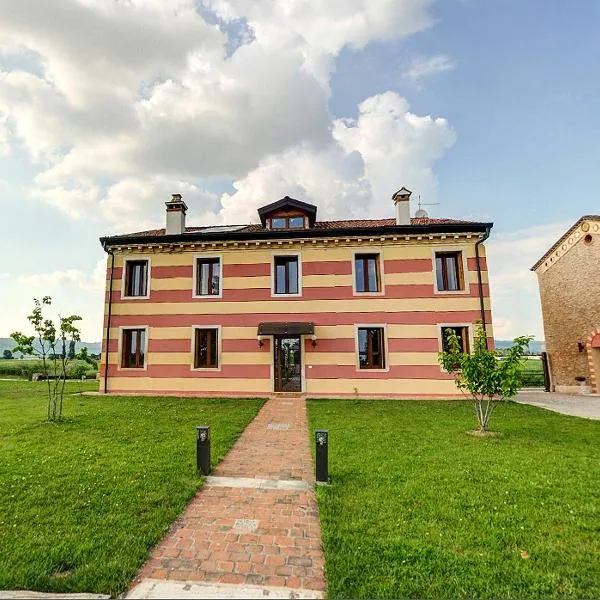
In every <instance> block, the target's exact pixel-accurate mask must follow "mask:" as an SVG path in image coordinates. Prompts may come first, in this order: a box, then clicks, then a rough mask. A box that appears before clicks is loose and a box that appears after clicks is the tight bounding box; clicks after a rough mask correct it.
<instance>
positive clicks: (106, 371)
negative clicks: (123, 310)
mask: <svg viewBox="0 0 600 600" xmlns="http://www.w3.org/2000/svg"><path fill="white" fill-rule="evenodd" d="M104 251H105V252H106V253H108V254H110V283H109V284H108V315H107V319H106V351H105V360H104V393H105V394H107V393H108V349H109V345H110V318H111V316H112V287H113V275H114V271H115V253H114V252H113V251H112V250H107V249H106V245H105V246H104Z"/></svg>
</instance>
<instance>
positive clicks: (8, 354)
mask: <svg viewBox="0 0 600 600" xmlns="http://www.w3.org/2000/svg"><path fill="white" fill-rule="evenodd" d="M2 358H4V359H6V360H11V359H12V358H13V355H12V352H11V351H10V350H8V349H7V350H5V351H4V352H3V353H2Z"/></svg>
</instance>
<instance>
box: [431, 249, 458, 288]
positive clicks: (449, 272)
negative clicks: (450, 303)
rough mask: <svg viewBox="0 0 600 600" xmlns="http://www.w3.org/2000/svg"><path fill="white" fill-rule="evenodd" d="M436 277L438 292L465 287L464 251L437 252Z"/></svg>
mask: <svg viewBox="0 0 600 600" xmlns="http://www.w3.org/2000/svg"><path fill="white" fill-rule="evenodd" d="M435 278H436V283H437V290H438V292H442V291H443V292H458V291H462V290H464V289H465V277H464V272H463V256H462V252H436V253H435Z"/></svg>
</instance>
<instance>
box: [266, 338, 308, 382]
mask: <svg viewBox="0 0 600 600" xmlns="http://www.w3.org/2000/svg"><path fill="white" fill-rule="evenodd" d="M273 342H274V343H273V352H274V356H273V364H274V371H275V372H274V376H275V391H276V392H301V391H302V364H301V360H302V359H301V351H300V350H301V345H300V344H301V341H300V337H298V336H296V337H285V336H273Z"/></svg>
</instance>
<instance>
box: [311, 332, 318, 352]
mask: <svg viewBox="0 0 600 600" xmlns="http://www.w3.org/2000/svg"><path fill="white" fill-rule="evenodd" d="M310 341H311V342H312V345H313V348H314V347H315V346H316V345H317V336H316V335H315V334H314V333H313V334H312V335H311V336H310Z"/></svg>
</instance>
